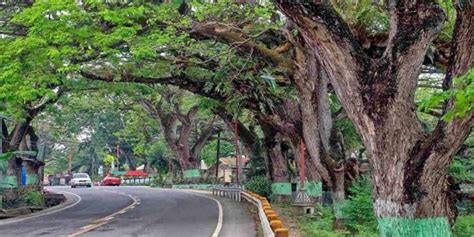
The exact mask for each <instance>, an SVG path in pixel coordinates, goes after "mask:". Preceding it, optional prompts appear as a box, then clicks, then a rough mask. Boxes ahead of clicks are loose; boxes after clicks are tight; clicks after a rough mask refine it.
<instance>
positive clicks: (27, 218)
mask: <svg viewBox="0 0 474 237" xmlns="http://www.w3.org/2000/svg"><path fill="white" fill-rule="evenodd" d="M58 192H61V193H67V194H70V195H73V196H75V197H77V201H76V202H74V203H72V204H70V205H67V206H65V207H62V208H59V209H56V210H54V211H50V212H48V211H47V210H48V209H45V211H46V212H45V213H33V214H32V215H31V216H26V217H23V218H20V219H13V220H9V221H2V222H0V226H1V225H6V224H11V223H16V222H20V221H25V220H29V219H33V218H37V217H41V216H46V215H50V214H53V213H56V212H60V211H64V210H66V209H69V208H71V207H73V206H75V205H77V204H78V203H79V202H81V200H82V198H81V196H79V195H77V194H75V193H71V192H66V191H58ZM52 208H54V207H52Z"/></svg>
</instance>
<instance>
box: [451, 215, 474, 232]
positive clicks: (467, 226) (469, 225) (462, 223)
mask: <svg viewBox="0 0 474 237" xmlns="http://www.w3.org/2000/svg"><path fill="white" fill-rule="evenodd" d="M453 234H454V236H456V237H471V236H474V215H470V216H460V217H458V219H457V220H456V224H455V225H454V230H453Z"/></svg>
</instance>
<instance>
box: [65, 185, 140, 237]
mask: <svg viewBox="0 0 474 237" xmlns="http://www.w3.org/2000/svg"><path fill="white" fill-rule="evenodd" d="M104 191H105V192H113V191H107V190H104ZM113 193H117V194H119V195H124V196H127V197H129V198H131V199H132V200H133V202H132V204H130V205H128V206H126V207H125V208H122V209H120V210H118V211H116V212H114V213H112V214H110V215H108V216H105V217H102V218H100V219H98V220H95V221H93V222H92V223H93V224H89V225H86V226H83V227H81V228H79V230H78V231H76V232H74V233H72V234H69V235H67V237H76V236H79V235H82V234H85V233H87V232H89V231H92V230H94V229H97V228H99V227H101V226H103V225H105V224H107V223H108V221H109V220H111V219H113V218H114V217H115V216H116V215H119V214H123V213H125V212H127V210H129V209H131V208H135V206H136V205H138V204H139V202H138V200H137V198H135V197H134V196H132V195H129V194H125V193H119V192H113Z"/></svg>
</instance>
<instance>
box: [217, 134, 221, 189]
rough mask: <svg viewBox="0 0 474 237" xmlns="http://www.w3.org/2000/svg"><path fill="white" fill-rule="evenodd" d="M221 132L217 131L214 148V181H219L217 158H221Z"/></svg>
mask: <svg viewBox="0 0 474 237" xmlns="http://www.w3.org/2000/svg"><path fill="white" fill-rule="evenodd" d="M220 149H221V131H217V148H216V180H217V181H219V157H220V156H221V154H220V151H221V150H220Z"/></svg>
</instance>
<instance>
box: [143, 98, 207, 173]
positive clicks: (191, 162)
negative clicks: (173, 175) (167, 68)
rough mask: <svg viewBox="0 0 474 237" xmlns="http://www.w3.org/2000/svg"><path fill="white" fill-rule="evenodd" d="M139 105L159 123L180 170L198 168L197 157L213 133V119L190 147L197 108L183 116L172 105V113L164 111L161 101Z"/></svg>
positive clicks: (144, 102)
mask: <svg viewBox="0 0 474 237" xmlns="http://www.w3.org/2000/svg"><path fill="white" fill-rule="evenodd" d="M140 103H141V105H142V106H143V107H144V108H145V110H146V111H147V113H148V114H149V115H150V116H151V117H153V118H155V119H157V120H158V121H159V122H160V124H161V128H162V129H163V130H164V137H165V140H166V143H167V144H168V147H169V148H170V150H172V151H173V152H174V153H175V155H176V160H177V161H178V163H179V165H180V168H181V170H182V171H186V170H191V169H195V168H197V167H199V160H198V155H199V154H200V152H201V150H202V148H203V147H204V144H205V143H206V142H207V141H208V140H209V138H210V137H211V135H212V133H213V132H214V128H213V125H214V121H215V119H214V118H213V119H211V120H210V121H209V124H208V125H207V126H206V127H205V128H204V129H203V130H202V131H201V132H200V134H199V137H198V139H197V140H196V142H195V143H194V145H191V144H190V142H191V141H190V136H191V133H192V129H193V127H194V125H195V123H196V114H197V112H198V108H199V107H198V106H194V107H192V108H191V109H190V110H189V111H188V112H187V113H185V114H183V113H181V111H180V109H179V108H178V107H177V106H178V105H176V104H175V105H172V107H174V108H173V110H174V111H165V110H164V108H163V101H159V102H158V103H153V102H151V101H148V100H141V101H140Z"/></svg>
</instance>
